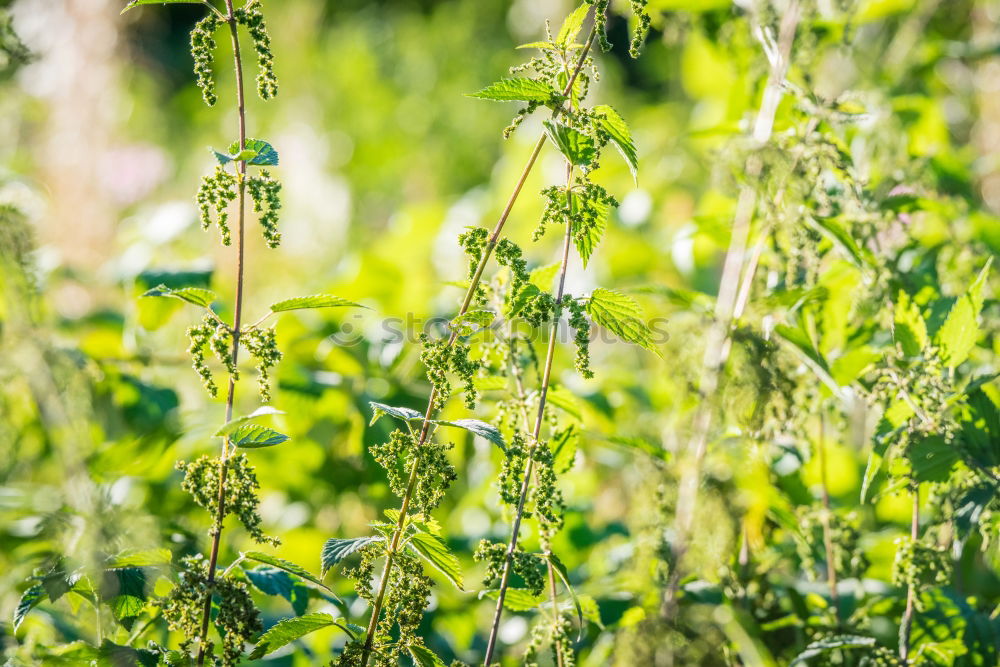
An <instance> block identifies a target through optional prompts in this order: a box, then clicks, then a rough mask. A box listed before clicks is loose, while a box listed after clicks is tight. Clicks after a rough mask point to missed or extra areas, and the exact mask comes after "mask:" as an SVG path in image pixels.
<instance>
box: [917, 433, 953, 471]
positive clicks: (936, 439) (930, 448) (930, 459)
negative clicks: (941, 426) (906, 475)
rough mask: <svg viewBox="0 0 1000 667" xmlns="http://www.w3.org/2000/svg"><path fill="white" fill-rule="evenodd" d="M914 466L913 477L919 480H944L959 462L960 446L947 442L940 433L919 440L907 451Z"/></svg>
mask: <svg viewBox="0 0 1000 667" xmlns="http://www.w3.org/2000/svg"><path fill="white" fill-rule="evenodd" d="M906 456H907V458H909V459H910V464H911V465H912V467H913V478H914V479H915V480H916V481H918V482H944V481H945V480H947V479H948V477H949V476H950V474H951V469H952V468H953V467H954V466H955V463H957V462H958V459H959V456H958V448H957V447H956V446H955V445H952V444H949V443H947V442H945V439H944V438H943V437H942V436H940V435H932V436H929V437H926V438H924V439H923V440H919V441H917V442H915V443H913V444H912V445H910V447H909V448H907V451H906Z"/></svg>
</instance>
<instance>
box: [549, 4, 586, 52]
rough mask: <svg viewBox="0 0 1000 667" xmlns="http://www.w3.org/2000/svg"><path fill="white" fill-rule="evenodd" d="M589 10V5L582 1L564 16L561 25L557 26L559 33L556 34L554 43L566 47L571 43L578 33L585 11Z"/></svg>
mask: <svg viewBox="0 0 1000 667" xmlns="http://www.w3.org/2000/svg"><path fill="white" fill-rule="evenodd" d="M589 10H590V5H588V4H587V3H583V4H582V5H580V6H579V7H577V8H576V9H574V10H573V11H572V13H571V14H570V15H569V16H567V17H566V20H565V21H563V24H562V27H561V28H559V34H558V35H557V36H556V44H558V45H559V46H561V47H566V46H568V45H570V44H572V43H573V40H574V39H576V36H577V35H579V34H580V28H582V27H583V21H584V19H586V18H587V12H588V11H589Z"/></svg>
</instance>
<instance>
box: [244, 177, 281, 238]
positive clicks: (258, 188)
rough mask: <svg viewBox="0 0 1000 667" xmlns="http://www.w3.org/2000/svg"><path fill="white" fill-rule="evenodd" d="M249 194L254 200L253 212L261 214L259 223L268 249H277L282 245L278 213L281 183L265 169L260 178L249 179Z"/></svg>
mask: <svg viewBox="0 0 1000 667" xmlns="http://www.w3.org/2000/svg"><path fill="white" fill-rule="evenodd" d="M247 192H249V193H250V198H251V199H252V200H253V210H254V212H255V213H259V214H260V215H259V216H258V222H260V226H261V227H262V228H263V230H264V241H265V242H266V243H267V247H268V248H277V247H278V244H280V243H281V233H280V232H279V231H278V211H280V210H281V198H280V197H279V195H280V193H281V183H280V182H279V181H277V180H276V179H274V178H272V177H271V173H270V172H269V171H267V170H266V169H264V170H263V171H261V172H260V176H251V177H250V178H248V179H247Z"/></svg>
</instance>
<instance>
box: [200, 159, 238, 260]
mask: <svg viewBox="0 0 1000 667" xmlns="http://www.w3.org/2000/svg"><path fill="white" fill-rule="evenodd" d="M236 190H237V180H236V176H234V175H233V174H231V173H229V172H228V171H226V170H225V169H223V168H222V166H217V167H216V168H215V172H214V173H213V174H211V175H209V176H205V177H203V178H202V179H201V187H199V188H198V211H199V213H200V217H201V228H202V229H204V230H208V228H209V227H211V226H212V213H213V212H214V213H215V224H217V225H218V226H219V232H220V233H221V234H222V245H229V244H231V243H232V242H233V237H232V232H231V231H230V230H229V210H228V208H229V204H231V203H232V202H233V200H234V199H236V196H237V193H236Z"/></svg>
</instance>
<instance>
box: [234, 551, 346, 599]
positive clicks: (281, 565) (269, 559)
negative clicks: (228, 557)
mask: <svg viewBox="0 0 1000 667" xmlns="http://www.w3.org/2000/svg"><path fill="white" fill-rule="evenodd" d="M243 558H245V559H247V560H252V561H256V562H258V563H264V564H265V565H270V566H271V567H276V568H278V569H279V570H284V571H285V572H289V573H291V574H294V575H295V576H297V577H299V578H301V579H305V580H306V581H308V582H310V583H313V584H316V585H317V586H319V587H320V588H324V589H326V590H330V589H329V588H327V586H326V584H324V583H323V582H322V581H320V580H319V578H317V577H316V576H315V575H314V574H312V573H311V572H309V570H307V569H305V568H304V567H302V566H301V565H298V564H296V563H293V562H291V561H288V560H285V559H283V558H278V557H277V556H271V555H269V554H265V553H261V552H259V551H247V552H246V553H244V554H243Z"/></svg>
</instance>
